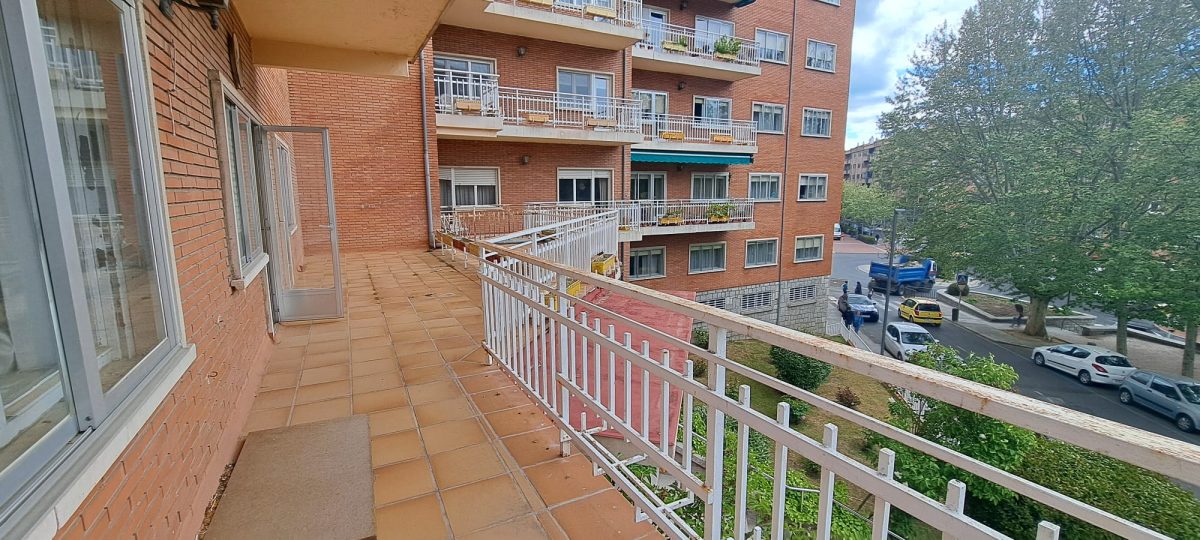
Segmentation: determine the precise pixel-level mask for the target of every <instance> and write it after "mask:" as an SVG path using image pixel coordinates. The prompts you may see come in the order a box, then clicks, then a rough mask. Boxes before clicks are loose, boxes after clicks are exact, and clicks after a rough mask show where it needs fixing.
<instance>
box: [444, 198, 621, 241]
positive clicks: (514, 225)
mask: <svg viewBox="0 0 1200 540" xmlns="http://www.w3.org/2000/svg"><path fill="white" fill-rule="evenodd" d="M612 210H613V209H611V208H608V207H606V206H604V205H596V206H581V205H566V204H558V203H550V204H543V203H534V204H526V205H510V204H505V205H498V206H486V207H483V206H481V207H466V208H453V209H444V210H442V213H441V216H440V223H439V226H438V230H439V231H441V232H444V233H448V234H451V235H453V236H455V237H458V238H461V239H465V240H484V239H492V241H493V242H495V241H496V240H495V239H496V238H498V237H502V238H507V237H508V236H511V235H513V234H516V233H520V232H521V231H523V230H525V229H533V228H535V227H542V226H546V225H553V224H555V223H560V222H564V221H568V220H571V219H575V218H581V217H589V216H595V215H597V214H601V213H604V212H609V211H612ZM506 242H507V241H506Z"/></svg>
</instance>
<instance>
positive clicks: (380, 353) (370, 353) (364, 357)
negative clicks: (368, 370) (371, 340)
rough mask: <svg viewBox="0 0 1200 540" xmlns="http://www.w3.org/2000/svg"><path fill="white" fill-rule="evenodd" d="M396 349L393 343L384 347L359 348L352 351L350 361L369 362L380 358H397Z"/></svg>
mask: <svg viewBox="0 0 1200 540" xmlns="http://www.w3.org/2000/svg"><path fill="white" fill-rule="evenodd" d="M395 357H396V351H395V350H393V349H392V346H391V345H385V346H383V347H375V348H371V349H357V350H353V351H350V361H352V362H367V361H370V360H379V359H380V358H395Z"/></svg>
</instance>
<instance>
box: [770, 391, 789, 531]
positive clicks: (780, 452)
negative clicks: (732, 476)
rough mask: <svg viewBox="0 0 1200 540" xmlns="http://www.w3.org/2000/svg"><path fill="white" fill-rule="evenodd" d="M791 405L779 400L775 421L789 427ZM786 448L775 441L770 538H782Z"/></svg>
mask: <svg viewBox="0 0 1200 540" xmlns="http://www.w3.org/2000/svg"><path fill="white" fill-rule="evenodd" d="M791 420H792V406H791V405H789V404H788V403H787V402H780V403H779V405H776V406H775V421H776V422H777V423H778V424H779V425H780V426H781V427H784V428H790V427H791ZM787 470H788V448H787V446H785V445H784V444H783V442H782V441H775V484H774V485H773V486H772V493H771V539H772V540H783V523H784V517H785V516H784V514H785V506H786V505H787Z"/></svg>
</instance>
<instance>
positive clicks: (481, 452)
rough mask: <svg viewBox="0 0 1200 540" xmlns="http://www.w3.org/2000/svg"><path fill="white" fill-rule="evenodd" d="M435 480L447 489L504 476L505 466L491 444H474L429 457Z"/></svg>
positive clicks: (439, 486) (440, 487)
mask: <svg viewBox="0 0 1200 540" xmlns="http://www.w3.org/2000/svg"><path fill="white" fill-rule="evenodd" d="M429 464H430V465H431V466H432V467H433V479H434V481H435V482H437V485H438V488H439V489H443V490H444V489H447V488H452V487H455V486H461V485H463V484H469V483H471V482H478V481H480V480H484V479H486V478H491V477H493V476H497V475H501V474H504V464H502V463H501V462H500V458H499V457H498V456H497V455H496V450H495V449H494V448H492V445H491V444H488V443H483V444H474V445H471V446H465V447H463V448H459V449H457V450H451V451H449V452H442V453H441V454H434V455H432V456H429Z"/></svg>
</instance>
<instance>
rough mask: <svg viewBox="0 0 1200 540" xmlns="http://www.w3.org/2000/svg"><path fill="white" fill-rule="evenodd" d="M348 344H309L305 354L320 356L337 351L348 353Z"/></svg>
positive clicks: (322, 342) (334, 342)
mask: <svg viewBox="0 0 1200 540" xmlns="http://www.w3.org/2000/svg"><path fill="white" fill-rule="evenodd" d="M349 350H350V342H348V341H343V340H340V339H339V340H331V341H321V342H317V343H309V344H308V347H306V348H305V354H321V353H331V352H338V351H343V352H345V351H349Z"/></svg>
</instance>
